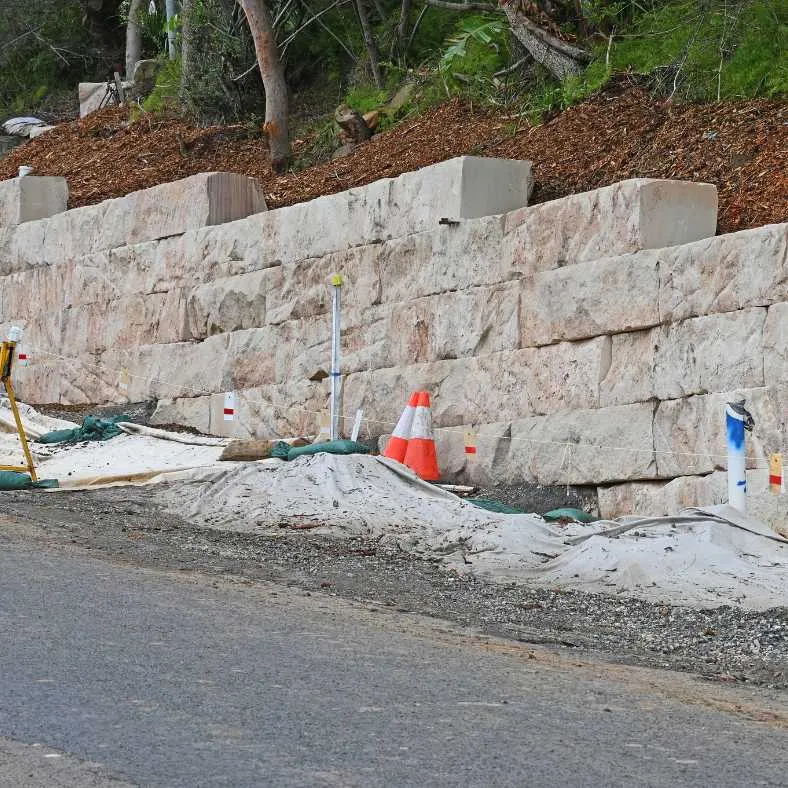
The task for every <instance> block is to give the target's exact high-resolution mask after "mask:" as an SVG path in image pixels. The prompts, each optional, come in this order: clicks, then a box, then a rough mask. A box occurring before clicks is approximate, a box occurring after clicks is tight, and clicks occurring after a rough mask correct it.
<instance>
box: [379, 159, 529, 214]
mask: <svg viewBox="0 0 788 788" xmlns="http://www.w3.org/2000/svg"><path fill="white" fill-rule="evenodd" d="M533 184H534V179H533V175H532V173H531V162H529V161H519V160H508V159H490V158H482V157H479V156H459V157H458V158H456V159H449V160H448V161H444V162H440V163H438V164H433V165H432V166H430V167H423V168H422V169H420V170H418V171H416V172H408V173H405V174H403V175H401V176H400V177H398V178H395V179H394V180H393V181H392V183H391V201H392V203H393V204H394V205H396V206H398V207H399V208H400V210H402V209H403V208H404V209H405V210H407V211H412V212H414V213H415V214H416V215H420V216H423V217H424V219H425V225H426V226H425V227H424V228H423V229H428V228H429V226H430V225H434V224H435V223H437V221H438V220H440V219H442V218H446V219H451V220H458V219H476V218H479V217H481V216H494V215H496V214H501V213H507V212H508V211H513V210H515V209H517V208H522V207H524V206H526V205H528V198H529V197H530V196H531V191H532V189H533ZM437 214H440V215H437Z"/></svg>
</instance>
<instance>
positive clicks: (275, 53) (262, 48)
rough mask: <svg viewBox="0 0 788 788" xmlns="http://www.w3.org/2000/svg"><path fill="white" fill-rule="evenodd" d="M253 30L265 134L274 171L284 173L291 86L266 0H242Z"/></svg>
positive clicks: (288, 146)
mask: <svg viewBox="0 0 788 788" xmlns="http://www.w3.org/2000/svg"><path fill="white" fill-rule="evenodd" d="M238 3H239V5H240V6H241V8H243V10H244V13H245V14H246V21H247V22H248V23H249V29H250V30H251V31H252V38H253V39H254V49H255V53H256V54H257V62H258V64H259V66H260V75H261V76H262V78H263V88H264V89H265V126H264V128H265V132H266V134H267V135H268V148H269V151H270V153H271V168H272V169H273V170H274V172H284V171H285V170H286V169H287V164H288V162H289V160H290V139H289V135H288V127H287V121H288V117H287V115H288V110H287V83H286V82H285V70H284V67H283V66H282V60H281V58H280V57H279V47H278V46H277V45H276V40H275V39H274V31H273V27H272V25H271V17H270V14H269V13H268V8H267V6H266V3H265V0H238Z"/></svg>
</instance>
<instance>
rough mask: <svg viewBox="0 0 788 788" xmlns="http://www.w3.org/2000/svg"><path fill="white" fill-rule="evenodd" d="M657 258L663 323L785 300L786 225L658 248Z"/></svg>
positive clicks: (787, 272) (787, 271)
mask: <svg viewBox="0 0 788 788" xmlns="http://www.w3.org/2000/svg"><path fill="white" fill-rule="evenodd" d="M658 256H659V275H660V288H659V312H660V315H661V317H662V322H665V323H673V322H677V321H679V320H685V319H686V318H688V317H697V316H699V315H709V314H713V313H716V312H733V311H736V310H738V309H745V308H747V307H752V306H768V305H769V304H774V303H778V302H780V301H786V300H788V224H772V225H767V226H766V227H759V228H757V229H755V230H745V231H743V232H740V233H731V234H730V235H721V236H717V237H716V238H709V239H706V240H703V241H698V242H697V243H694V244H688V245H686V246H681V247H678V248H673V249H662V250H660V252H659V253H658Z"/></svg>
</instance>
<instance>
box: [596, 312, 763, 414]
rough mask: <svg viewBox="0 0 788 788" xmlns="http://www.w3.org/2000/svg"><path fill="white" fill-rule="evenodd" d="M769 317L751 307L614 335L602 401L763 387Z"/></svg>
mask: <svg viewBox="0 0 788 788" xmlns="http://www.w3.org/2000/svg"><path fill="white" fill-rule="evenodd" d="M765 319H766V310H765V309H746V310H741V311H739V312H728V313H725V314H720V315H708V316H704V317H698V318H692V319H690V320H685V321H684V322H682V323H678V324H674V325H671V326H659V327H657V328H653V329H651V330H648V331H641V332H636V333H632V334H621V335H619V336H614V337H613V340H612V357H611V365H610V371H609V372H608V374H607V377H606V378H605V380H604V381H603V384H602V392H601V401H602V404H603V405H617V404H626V403H628V402H642V401H644V400H648V399H652V398H657V399H677V398H679V397H686V396H690V395H693V394H703V393H705V392H708V391H721V390H726V389H730V388H734V387H736V386H739V387H742V388H755V387H758V386H763V385H764V371H763V325H764V321H765Z"/></svg>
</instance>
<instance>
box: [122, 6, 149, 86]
mask: <svg viewBox="0 0 788 788" xmlns="http://www.w3.org/2000/svg"><path fill="white" fill-rule="evenodd" d="M144 3H145V0H131V3H130V5H129V20H128V22H126V79H131V75H132V74H133V72H134V64H135V63H136V62H137V61H138V60H142V31H141V30H140V26H139V24H138V20H139V15H140V12H141V11H142V9H143V8H144Z"/></svg>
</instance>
